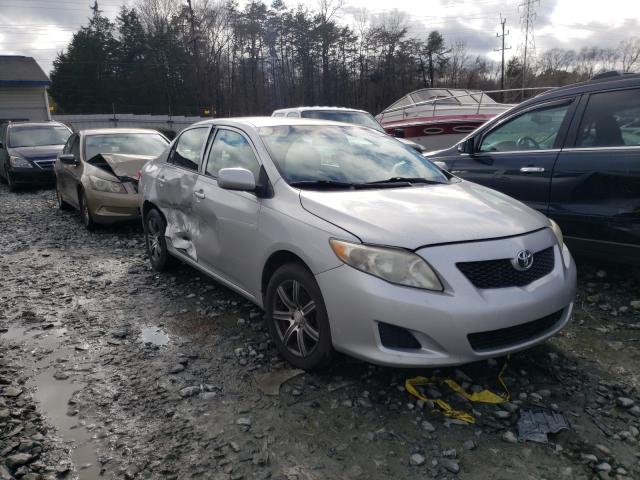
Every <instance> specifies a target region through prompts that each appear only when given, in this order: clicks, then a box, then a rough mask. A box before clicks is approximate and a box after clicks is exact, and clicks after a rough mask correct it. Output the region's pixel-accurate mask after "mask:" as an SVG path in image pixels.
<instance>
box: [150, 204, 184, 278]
mask: <svg viewBox="0 0 640 480" xmlns="http://www.w3.org/2000/svg"><path fill="white" fill-rule="evenodd" d="M143 227H144V244H145V246H146V248H147V255H149V261H150V262H151V267H152V268H153V269H154V270H155V271H156V272H163V271H165V270H169V269H171V268H173V267H174V266H175V264H176V263H177V260H176V259H175V258H174V257H172V256H171V254H169V250H168V249H167V240H166V238H165V236H164V234H165V231H166V230H167V222H165V220H164V218H163V216H162V215H161V214H160V212H159V211H158V210H156V209H155V208H152V209H151V210H149V212H147V214H146V215H145V217H144V223H143Z"/></svg>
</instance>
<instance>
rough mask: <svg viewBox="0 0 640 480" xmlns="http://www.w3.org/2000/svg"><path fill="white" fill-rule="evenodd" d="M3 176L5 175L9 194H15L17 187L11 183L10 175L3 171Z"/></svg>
mask: <svg viewBox="0 0 640 480" xmlns="http://www.w3.org/2000/svg"><path fill="white" fill-rule="evenodd" d="M5 174H6V175H7V186H8V187H9V191H10V192H15V191H17V190H18V186H17V185H16V184H15V182H14V181H13V178H12V177H11V174H10V173H9V172H8V171H6V170H5Z"/></svg>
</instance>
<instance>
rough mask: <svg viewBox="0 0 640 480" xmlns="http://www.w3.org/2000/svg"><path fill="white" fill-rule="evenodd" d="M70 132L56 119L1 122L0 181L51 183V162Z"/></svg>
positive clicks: (19, 183) (27, 183)
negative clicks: (53, 120) (48, 120)
mask: <svg viewBox="0 0 640 480" xmlns="http://www.w3.org/2000/svg"><path fill="white" fill-rule="evenodd" d="M69 136H71V130H70V129H69V128H68V127H66V126H65V125H63V124H62V123H58V122H10V123H4V124H2V125H0V181H4V182H7V183H8V184H9V189H10V190H12V191H13V190H15V189H16V187H17V186H18V185H31V184H43V183H46V184H53V182H54V180H55V175H54V173H53V164H54V163H55V161H56V158H57V156H58V153H60V151H61V150H62V147H64V144H65V143H66V142H67V139H68V138H69Z"/></svg>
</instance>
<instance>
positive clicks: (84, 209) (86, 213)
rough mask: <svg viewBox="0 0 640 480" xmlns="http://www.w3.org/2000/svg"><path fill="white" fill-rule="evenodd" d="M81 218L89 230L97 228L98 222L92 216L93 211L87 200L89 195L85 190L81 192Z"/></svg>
mask: <svg viewBox="0 0 640 480" xmlns="http://www.w3.org/2000/svg"><path fill="white" fill-rule="evenodd" d="M79 200H80V202H79V203H80V220H82V224H83V225H84V226H85V228H86V229H87V230H89V231H90V232H93V231H94V230H95V229H96V223H95V222H94V221H93V218H92V217H91V211H90V210H89V203H88V202H87V196H86V195H85V193H84V192H80V195H79Z"/></svg>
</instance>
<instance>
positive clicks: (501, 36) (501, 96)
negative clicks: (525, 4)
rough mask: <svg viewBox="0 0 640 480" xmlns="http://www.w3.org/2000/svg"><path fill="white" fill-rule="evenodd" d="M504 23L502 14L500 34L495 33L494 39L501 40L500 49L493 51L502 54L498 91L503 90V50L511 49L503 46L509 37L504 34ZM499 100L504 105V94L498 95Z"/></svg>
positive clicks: (504, 19) (507, 32)
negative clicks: (505, 39) (505, 38)
mask: <svg viewBox="0 0 640 480" xmlns="http://www.w3.org/2000/svg"><path fill="white" fill-rule="evenodd" d="M506 23H507V19H506V18H502V14H500V25H501V26H502V34H499V33H496V37H497V38H502V47H501V48H494V49H493V51H494V52H501V53H502V64H501V68H500V90H504V51H505V50H511V47H505V46H504V37H506V36H507V35H509V30H507V31H506V33H505V31H504V26H505V24H506ZM500 100H501V101H502V102H503V103H504V92H501V93H500Z"/></svg>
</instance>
